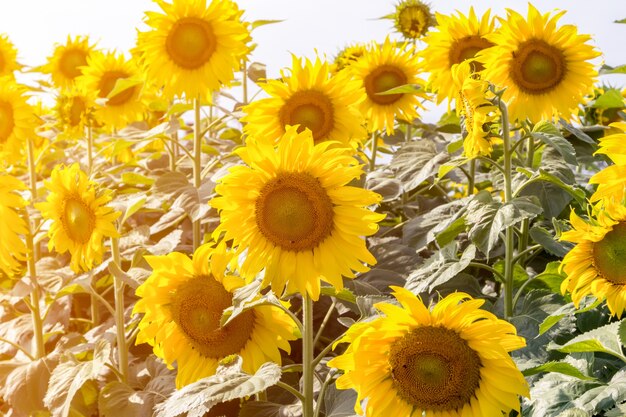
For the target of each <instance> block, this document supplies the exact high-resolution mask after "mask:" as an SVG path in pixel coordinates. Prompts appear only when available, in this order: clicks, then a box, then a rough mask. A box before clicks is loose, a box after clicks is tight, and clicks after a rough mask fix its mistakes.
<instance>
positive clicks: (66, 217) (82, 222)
mask: <svg viewBox="0 0 626 417" xmlns="http://www.w3.org/2000/svg"><path fill="white" fill-rule="evenodd" d="M61 222H62V224H63V228H64V229H65V232H66V233H67V235H68V236H69V238H70V239H71V240H73V241H75V242H78V243H81V244H84V243H87V242H88V241H89V239H90V238H91V233H92V232H93V229H94V228H95V225H96V216H95V214H94V212H93V210H92V209H91V208H90V207H88V206H87V205H86V204H85V203H84V202H83V201H82V200H78V199H73V198H70V199H68V200H66V201H65V207H63V217H62V218H61Z"/></svg>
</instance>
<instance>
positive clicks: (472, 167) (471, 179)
mask: <svg viewBox="0 0 626 417" xmlns="http://www.w3.org/2000/svg"><path fill="white" fill-rule="evenodd" d="M467 180H468V183H467V196H468V197H469V196H471V195H472V194H474V183H475V182H476V160H475V159H471V160H470V161H469V175H468V176H467Z"/></svg>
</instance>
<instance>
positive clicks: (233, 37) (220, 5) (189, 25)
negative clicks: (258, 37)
mask: <svg viewBox="0 0 626 417" xmlns="http://www.w3.org/2000/svg"><path fill="white" fill-rule="evenodd" d="M155 1H156V2H157V4H158V5H159V6H160V7H161V9H162V10H163V12H165V14H161V13H154V12H147V13H146V19H145V21H146V23H147V24H148V25H149V26H150V27H151V28H152V30H150V31H148V32H139V34H138V38H137V50H138V52H139V53H140V54H141V55H142V58H143V61H144V63H145V68H146V72H147V74H148V77H149V79H151V80H152V82H154V83H155V84H157V85H158V86H162V87H163V90H164V94H165V95H166V96H167V97H168V98H173V97H174V96H179V97H180V96H182V95H183V94H184V95H185V96H186V97H187V98H188V99H191V98H196V97H198V96H201V95H202V96H206V95H207V93H209V92H211V91H217V90H219V89H220V88H221V87H222V86H223V85H225V86H230V82H231V81H232V80H233V78H234V76H235V75H234V71H236V70H238V69H239V61H240V59H241V58H242V57H243V56H244V55H245V54H246V53H247V52H248V46H247V42H248V41H249V39H250V34H249V32H248V30H247V28H246V26H245V25H244V24H243V23H242V22H241V20H240V18H241V11H239V9H238V8H237V5H236V4H235V3H233V2H231V1H229V0H224V1H218V0H213V1H211V3H210V4H209V5H208V7H207V5H206V0H174V2H173V3H171V4H170V3H165V2H164V1H161V0H155Z"/></svg>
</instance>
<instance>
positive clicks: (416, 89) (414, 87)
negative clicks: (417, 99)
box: [376, 84, 424, 96]
mask: <svg viewBox="0 0 626 417" xmlns="http://www.w3.org/2000/svg"><path fill="white" fill-rule="evenodd" d="M423 92H424V89H423V88H422V86H420V85H419V84H404V85H400V86H398V87H394V88H390V89H389V90H385V91H381V92H379V93H376V95H380V96H385V95H390V94H417V93H423Z"/></svg>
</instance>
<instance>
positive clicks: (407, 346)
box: [389, 326, 482, 411]
mask: <svg viewBox="0 0 626 417" xmlns="http://www.w3.org/2000/svg"><path fill="white" fill-rule="evenodd" d="M389 365H390V366H391V373H392V377H393V383H394V387H395V389H396V390H397V392H398V395H399V396H400V397H401V398H402V399H404V400H405V401H406V402H408V403H409V404H413V405H414V406H416V407H418V408H421V409H422V410H434V411H449V410H458V409H460V408H462V407H463V406H464V405H465V404H467V403H469V402H470V400H471V399H472V398H473V397H474V393H475V392H476V390H477V389H478V387H479V385H480V369H481V367H482V365H481V362H480V357H479V356H478V354H477V353H476V352H475V351H474V350H472V349H471V348H470V347H469V346H468V344H467V342H466V341H465V340H463V339H462V338H461V337H460V336H459V335H458V333H456V332H455V331H453V330H450V329H446V328H443V327H431V326H427V327H418V328H416V329H414V330H412V331H411V332H410V333H408V334H407V335H406V336H404V337H403V338H401V339H399V340H397V341H396V342H395V343H394V344H393V345H392V346H391V351H390V354H389Z"/></svg>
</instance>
